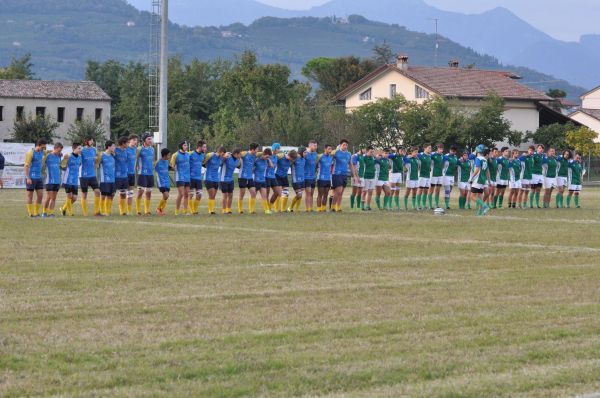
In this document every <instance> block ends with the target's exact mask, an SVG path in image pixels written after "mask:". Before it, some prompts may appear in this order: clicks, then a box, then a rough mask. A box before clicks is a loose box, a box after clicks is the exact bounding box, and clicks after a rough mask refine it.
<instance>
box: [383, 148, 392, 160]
mask: <svg viewBox="0 0 600 398" xmlns="http://www.w3.org/2000/svg"><path fill="white" fill-rule="evenodd" d="M388 156H390V148H383V157H384V158H387V157H388Z"/></svg>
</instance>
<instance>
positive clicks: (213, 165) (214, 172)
mask: <svg viewBox="0 0 600 398" xmlns="http://www.w3.org/2000/svg"><path fill="white" fill-rule="evenodd" d="M204 167H206V174H205V175H204V179H205V180H206V181H209V182H219V169H220V168H221V156H219V155H217V153H216V152H210V153H207V154H206V158H205V159H204Z"/></svg>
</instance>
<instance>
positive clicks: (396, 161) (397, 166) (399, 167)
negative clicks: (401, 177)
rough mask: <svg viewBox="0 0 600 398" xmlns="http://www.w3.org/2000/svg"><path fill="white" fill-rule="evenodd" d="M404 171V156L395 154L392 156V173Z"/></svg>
mask: <svg viewBox="0 0 600 398" xmlns="http://www.w3.org/2000/svg"><path fill="white" fill-rule="evenodd" d="M402 171H404V158H403V157H402V156H401V155H396V156H394V157H393V158H392V173H394V174H396V173H402Z"/></svg>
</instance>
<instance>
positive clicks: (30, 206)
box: [27, 203, 34, 217]
mask: <svg viewBox="0 0 600 398" xmlns="http://www.w3.org/2000/svg"><path fill="white" fill-rule="evenodd" d="M33 209H34V207H33V203H27V214H28V215H29V217H31V216H33V211H34V210H33Z"/></svg>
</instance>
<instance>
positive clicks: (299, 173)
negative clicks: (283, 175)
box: [292, 157, 306, 184]
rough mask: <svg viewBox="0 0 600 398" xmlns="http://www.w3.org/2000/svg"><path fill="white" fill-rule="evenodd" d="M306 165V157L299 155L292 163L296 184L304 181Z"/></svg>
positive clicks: (293, 178) (293, 177) (293, 180)
mask: <svg viewBox="0 0 600 398" xmlns="http://www.w3.org/2000/svg"><path fill="white" fill-rule="evenodd" d="M305 165H306V159H304V158H303V157H298V158H297V159H296V160H294V163H292V182H293V183H294V184H297V183H301V182H304V166H305Z"/></svg>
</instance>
